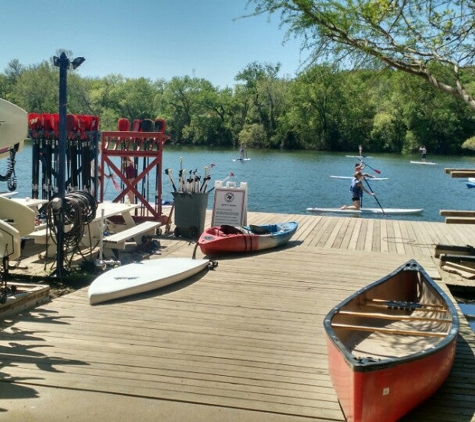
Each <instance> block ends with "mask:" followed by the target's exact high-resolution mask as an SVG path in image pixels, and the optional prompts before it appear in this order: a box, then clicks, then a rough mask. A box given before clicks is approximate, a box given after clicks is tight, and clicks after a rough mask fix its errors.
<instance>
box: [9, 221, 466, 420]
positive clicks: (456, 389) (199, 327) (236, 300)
mask: <svg viewBox="0 0 475 422" xmlns="http://www.w3.org/2000/svg"><path fill="white" fill-rule="evenodd" d="M210 217H211V216H210V215H209V214H208V216H207V223H206V225H209V222H210ZM290 220H294V221H297V222H298V223H299V229H298V231H297V233H296V235H295V236H294V237H293V238H292V240H291V241H290V243H289V244H288V245H287V246H286V247H285V248H282V249H278V250H273V251H268V252H264V253H260V254H255V255H239V256H229V255H228V256H225V257H222V258H218V259H217V260H218V263H219V265H218V267H217V268H216V269H215V270H214V271H209V272H204V273H201V274H199V275H197V276H195V277H193V278H191V279H188V280H186V281H183V282H181V283H178V284H175V285H172V286H168V287H166V288H164V289H161V290H158V291H154V292H150V293H148V294H143V295H140V296H135V297H131V298H127V299H124V300H119V301H115V302H111V303H107V304H103V305H98V306H94V307H92V306H90V305H89V302H88V298H87V289H82V290H78V291H76V292H74V293H71V294H68V295H65V296H62V297H60V298H57V299H55V300H53V301H52V302H50V303H48V304H45V305H41V306H40V307H38V308H35V309H34V310H32V311H31V312H28V313H22V314H19V315H17V316H14V317H9V318H7V319H4V320H3V321H2V325H1V328H2V329H1V332H0V354H1V358H2V359H1V361H2V370H1V372H2V377H1V380H0V381H1V383H0V391H1V392H2V394H1V395H3V397H4V398H5V397H6V399H5V400H3V399H2V400H1V401H0V411H1V412H2V418H6V419H4V420H53V421H54V420H58V421H59V420H64V419H66V418H69V419H70V420H91V419H99V418H100V417H108V419H109V420H115V421H125V420H130V419H131V418H135V419H137V420H150V421H152V420H154V421H155V420H160V421H175V420H180V421H238V420H239V421H241V420H242V421H269V422H286V421H291V422H292V421H295V422H303V421H344V420H345V419H344V416H343V414H342V412H341V409H340V407H339V404H338V400H337V397H336V395H335V392H334V389H333V387H332V384H331V381H330V378H329V375H328V367H327V356H326V339H325V333H324V329H323V318H324V316H325V315H326V314H327V313H328V311H329V310H330V309H331V307H332V306H334V305H336V304H337V303H339V302H340V301H341V300H343V299H344V298H346V297H347V296H349V295H350V294H351V293H352V292H354V291H355V290H357V289H358V288H361V287H363V286H365V285H367V284H368V283H370V282H373V281H375V280H377V279H379V278H380V277H383V276H384V275H386V274H387V273H389V272H390V271H392V270H394V269H395V268H396V267H398V266H399V265H401V264H403V263H404V262H406V261H407V260H409V259H416V260H417V261H418V262H419V263H420V264H421V265H422V266H423V267H424V268H425V269H426V271H427V272H428V273H429V274H430V275H431V276H432V277H433V278H434V279H435V280H436V281H437V282H439V283H441V285H442V287H443V288H444V290H445V291H447V292H448V293H449V294H450V292H449V290H448V287H447V285H451V284H452V285H460V286H465V287H472V286H471V284H472V283H473V287H475V281H473V280H464V279H463V278H462V277H460V276H457V275H454V274H450V273H446V272H444V271H441V270H440V268H439V261H438V259H436V258H434V248H435V245H436V244H438V243H443V244H453V245H468V244H471V243H472V242H474V239H475V226H472V225H468V226H467V225H458V224H450V225H447V224H444V223H432V222H424V221H399V220H393V219H388V218H378V219H363V218H352V217H349V218H346V217H344V218H342V217H324V216H311V215H277V214H266V213H248V222H249V223H252V224H261V223H269V222H283V221H290ZM160 242H161V245H162V249H161V256H185V257H191V256H192V254H193V251H194V249H195V243H194V242H192V241H189V240H187V239H182V238H175V237H173V236H172V235H164V236H163V237H162V238H161V239H160ZM28 247H29V244H27V250H28ZM197 257H198V258H201V257H203V255H202V254H201V252H200V251H199V249H198V251H197ZM158 259H160V257H158ZM25 262H28V264H27V265H28V266H29V268H30V270H31V271H33V268H34V266H35V265H40V266H41V265H42V264H41V263H40V262H38V260H37V259H36V258H35V257H33V258H32V259H31V260H30V261H28V260H27V259H25ZM15 271H16V270H15ZM15 271H13V272H12V274H14V273H15ZM457 347H458V348H457V355H456V359H455V364H454V367H453V369H452V372H451V374H450V376H449V378H448V380H447V381H446V383H445V384H444V385H443V386H442V388H441V389H440V390H439V391H438V392H437V393H436V394H435V395H434V396H433V397H432V398H430V399H429V400H428V401H427V402H426V403H424V404H422V405H421V406H419V407H418V408H417V409H415V410H414V411H413V412H411V413H410V414H409V415H407V416H406V417H405V418H404V419H403V420H404V421H431V422H432V421H473V420H475V374H474V371H473V369H474V368H475V357H474V351H475V335H474V333H473V332H472V330H471V329H470V327H469V325H468V323H467V322H466V320H465V318H464V317H463V316H462V315H461V330H460V336H459V341H458V346H457ZM408 382H411V380H408ZM55 403H56V405H55ZM9 418H10V419H9Z"/></svg>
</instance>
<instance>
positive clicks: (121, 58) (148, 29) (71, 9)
mask: <svg viewBox="0 0 475 422" xmlns="http://www.w3.org/2000/svg"><path fill="white" fill-rule="evenodd" d="M246 5H247V0H137V1H132V0H42V1H37V0H0V11H1V14H2V24H1V25H2V34H3V36H2V42H1V43H0V72H4V71H5V68H6V66H7V64H8V63H9V62H10V61H11V60H13V59H18V60H19V61H20V63H21V64H23V65H32V64H38V63H40V62H42V61H43V60H48V59H49V58H50V57H52V56H54V55H55V54H56V51H57V50H58V49H66V50H70V51H72V52H73V57H78V56H83V57H85V58H86V61H85V62H84V63H83V64H82V65H81V67H80V68H79V69H78V73H79V74H80V75H81V76H91V77H103V76H106V75H110V74H121V75H123V76H125V77H129V78H136V77H141V76H144V77H146V78H150V79H151V80H156V79H160V78H164V79H165V80H170V79H171V78H172V77H173V76H185V75H188V76H195V77H197V78H204V79H207V80H209V81H210V82H211V83H212V84H213V85H215V86H219V87H221V88H224V87H225V86H233V84H234V77H235V76H236V74H237V73H238V72H239V71H241V70H242V69H244V68H245V67H246V66H247V65H248V64H249V63H252V62H255V61H256V62H259V63H271V64H277V63H279V62H280V63H281V64H282V67H281V73H280V76H290V77H293V76H295V73H296V72H297V71H298V69H299V66H300V65H301V62H302V61H304V60H305V58H306V56H305V54H304V55H302V53H301V52H300V41H298V40H294V39H292V40H291V41H289V42H287V43H285V44H284V45H282V43H283V41H284V36H285V30H284V29H279V24H280V22H279V16H278V15H273V16H270V17H269V16H267V15H266V16H260V17H249V18H244V19H239V17H241V16H243V15H246V14H249V13H250V12H251V9H249V8H247V9H246Z"/></svg>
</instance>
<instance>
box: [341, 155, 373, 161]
mask: <svg viewBox="0 0 475 422" xmlns="http://www.w3.org/2000/svg"><path fill="white" fill-rule="evenodd" d="M347 157H348V158H356V159H357V160H364V159H365V158H373V157H371V156H370V155H347Z"/></svg>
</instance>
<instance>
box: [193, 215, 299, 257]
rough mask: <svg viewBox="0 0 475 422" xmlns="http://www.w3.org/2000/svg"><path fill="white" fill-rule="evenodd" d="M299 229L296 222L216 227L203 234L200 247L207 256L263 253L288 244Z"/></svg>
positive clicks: (199, 243)
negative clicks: (229, 253)
mask: <svg viewBox="0 0 475 422" xmlns="http://www.w3.org/2000/svg"><path fill="white" fill-rule="evenodd" d="M297 227H298V224H297V223H296V222H294V221H291V222H288V223H279V224H266V225H262V226H253V225H250V226H244V227H233V226H227V225H221V226H214V227H210V228H208V229H206V230H205V231H204V232H203V233H202V234H201V236H200V238H199V239H198V245H199V246H200V249H201V252H203V253H204V254H205V255H213V254H219V253H227V252H253V251H262V250H264V249H270V248H275V247H277V246H280V245H283V244H284V243H286V242H288V241H289V240H290V238H291V237H292V236H293V235H294V234H295V232H296V231H297Z"/></svg>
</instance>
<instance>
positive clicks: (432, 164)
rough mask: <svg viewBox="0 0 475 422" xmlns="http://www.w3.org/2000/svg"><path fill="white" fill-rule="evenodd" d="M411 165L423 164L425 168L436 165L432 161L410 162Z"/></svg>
mask: <svg viewBox="0 0 475 422" xmlns="http://www.w3.org/2000/svg"><path fill="white" fill-rule="evenodd" d="M411 164H425V165H427V166H435V165H436V164H437V163H434V162H433V161H411Z"/></svg>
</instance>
